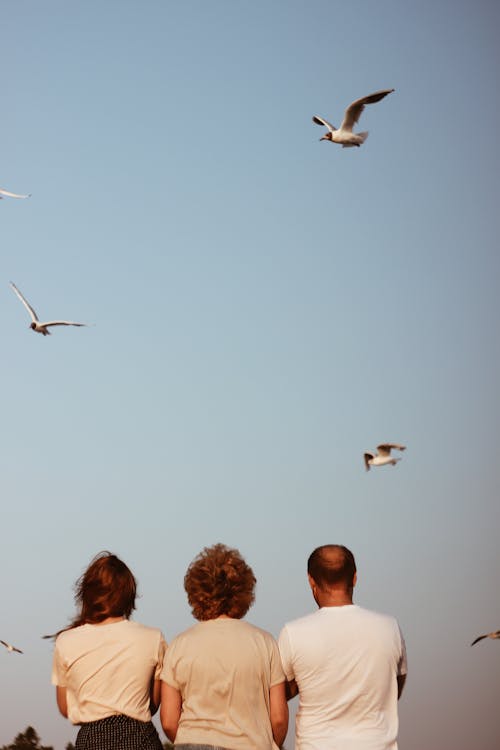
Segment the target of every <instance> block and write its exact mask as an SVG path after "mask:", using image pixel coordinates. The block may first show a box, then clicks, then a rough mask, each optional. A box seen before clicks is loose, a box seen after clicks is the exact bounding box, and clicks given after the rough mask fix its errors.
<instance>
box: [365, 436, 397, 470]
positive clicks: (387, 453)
mask: <svg viewBox="0 0 500 750" xmlns="http://www.w3.org/2000/svg"><path fill="white" fill-rule="evenodd" d="M392 448H394V450H397V451H404V450H406V445H397V443H382V444H381V445H377V453H368V452H366V453H365V454H364V456H365V466H366V471H370V466H384V465H385V464H392V465H393V466H396V463H397V462H398V461H401V459H400V458H393V457H392V456H391V450H392Z"/></svg>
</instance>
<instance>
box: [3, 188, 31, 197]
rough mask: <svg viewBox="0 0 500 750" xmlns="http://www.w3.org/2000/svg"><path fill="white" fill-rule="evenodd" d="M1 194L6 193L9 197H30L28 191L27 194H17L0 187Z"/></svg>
mask: <svg viewBox="0 0 500 750" xmlns="http://www.w3.org/2000/svg"><path fill="white" fill-rule="evenodd" d="M1 195H7V196H8V197H9V198H30V197H31V193H28V195H19V194H18V193H10V192H9V191H8V190H4V189H3V188H0V196H1Z"/></svg>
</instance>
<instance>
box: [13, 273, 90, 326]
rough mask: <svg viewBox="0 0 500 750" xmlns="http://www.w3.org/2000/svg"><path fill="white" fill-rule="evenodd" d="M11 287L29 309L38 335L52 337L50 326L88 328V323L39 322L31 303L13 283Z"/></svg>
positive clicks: (32, 324)
mask: <svg viewBox="0 0 500 750" xmlns="http://www.w3.org/2000/svg"><path fill="white" fill-rule="evenodd" d="M10 285H11V287H12V289H13V290H14V292H15V293H16V294H17V296H18V297H19V299H20V300H21V302H22V303H23V305H24V306H25V308H26V309H27V311H28V312H29V314H30V315H31V321H32V322H31V325H30V328H32V329H33V330H34V331H36V332H37V333H41V334H43V335H44V336H50V331H49V330H48V327H49V326H86V325H87V323H73V322H72V321H70V320H49V321H47V322H45V323H43V322H42V321H40V320H38V316H37V314H36V312H35V311H34V310H33V308H32V307H31V305H30V304H29V302H28V301H27V300H25V299H24V297H23V295H22V294H21V292H20V291H19V289H18V288H17V286H16V285H15V284H14V283H13V282H12V281H11V282H10Z"/></svg>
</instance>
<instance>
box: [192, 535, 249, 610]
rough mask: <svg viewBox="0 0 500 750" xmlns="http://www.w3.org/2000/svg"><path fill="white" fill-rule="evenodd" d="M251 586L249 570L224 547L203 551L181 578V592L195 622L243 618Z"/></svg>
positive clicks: (231, 551)
mask: <svg viewBox="0 0 500 750" xmlns="http://www.w3.org/2000/svg"><path fill="white" fill-rule="evenodd" d="M255 583H256V580H255V576H254V574H253V571H252V568H251V567H250V566H249V565H247V564H246V562H245V560H244V559H243V557H242V556H241V554H240V553H239V551H238V550H237V549H231V548H230V547H226V545H225V544H214V545H213V547H205V549H204V550H203V551H202V552H200V554H199V555H198V556H197V557H196V558H195V559H194V560H193V562H192V563H191V565H190V566H189V568H188V569H187V572H186V575H185V576H184V588H185V589H186V593H187V595H188V601H189V604H190V605H191V609H192V612H193V615H194V617H196V619H197V620H214V619H216V618H217V617H220V616H221V615H226V616H227V617H233V618H235V619H240V618H242V617H244V616H245V615H246V613H247V612H248V610H249V609H250V606H251V605H252V603H253V601H254V598H255V594H254V589H255Z"/></svg>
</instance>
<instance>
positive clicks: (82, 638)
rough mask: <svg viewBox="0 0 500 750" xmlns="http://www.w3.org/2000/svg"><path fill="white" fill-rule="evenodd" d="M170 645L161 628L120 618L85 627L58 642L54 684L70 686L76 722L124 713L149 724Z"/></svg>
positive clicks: (71, 710) (70, 712)
mask: <svg viewBox="0 0 500 750" xmlns="http://www.w3.org/2000/svg"><path fill="white" fill-rule="evenodd" d="M165 649H166V643H165V639H164V638H163V635H162V633H161V631H160V630H158V629H156V628H149V627H146V626H145V625H140V624H139V623H138V622H131V621H130V620H121V621H119V622H113V623H109V624H107V625H81V626H80V627H78V628H72V629H71V630H65V631H64V632H63V633H61V634H60V635H59V636H58V637H57V639H56V645H55V650H54V660H53V666H52V684H53V685H58V686H59V687H65V688H66V697H67V702H68V718H69V719H70V721H72V722H73V724H82V723H83V722H88V721H97V720H98V719H104V718H106V717H107V716H112V715H114V714H125V715H126V716H130V717H132V718H133V719H138V720H139V721H149V720H150V719H151V712H150V710H149V700H150V686H151V680H152V679H153V678H155V679H159V675H160V671H161V668H162V666H163V657H164V654H165Z"/></svg>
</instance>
